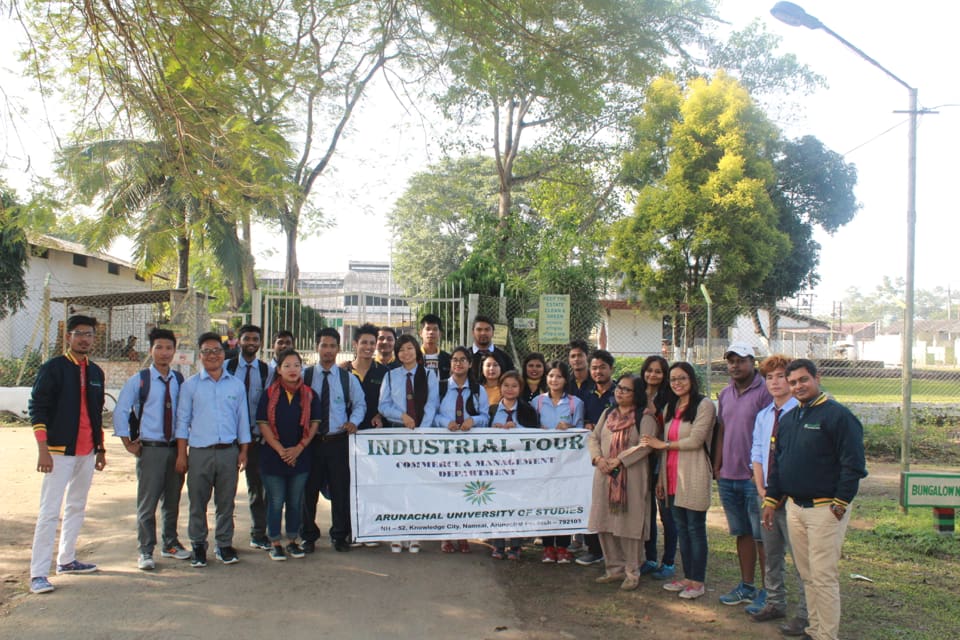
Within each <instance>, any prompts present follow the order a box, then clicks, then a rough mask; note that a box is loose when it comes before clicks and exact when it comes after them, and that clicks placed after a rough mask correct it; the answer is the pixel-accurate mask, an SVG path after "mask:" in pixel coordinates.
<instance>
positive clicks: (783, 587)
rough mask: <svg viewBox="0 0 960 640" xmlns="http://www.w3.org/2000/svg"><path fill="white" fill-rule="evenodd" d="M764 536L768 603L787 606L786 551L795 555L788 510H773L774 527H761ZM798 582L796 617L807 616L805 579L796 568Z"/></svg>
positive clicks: (782, 508) (781, 607)
mask: <svg viewBox="0 0 960 640" xmlns="http://www.w3.org/2000/svg"><path fill="white" fill-rule="evenodd" d="M760 533H761V536H762V538H763V550H764V552H765V553H766V556H767V566H766V576H765V577H764V581H763V584H764V587H765V588H766V590H767V603H768V604H772V605H774V606H775V607H777V608H778V609H783V610H786V608H787V584H786V575H785V574H786V553H787V551H789V552H790V554H791V555H793V550H792V549H791V548H790V534H789V532H788V531H787V510H786V508H785V507H780V508H779V509H777V510H776V511H774V512H773V528H772V529H770V530H769V531H768V530H767V529H766V528H763V529H761V532H760ZM794 564H796V560H794ZM793 574H794V577H795V578H796V582H797V594H798V595H799V596H800V599H799V601H798V602H797V612H796V614H795V615H796V617H798V618H803V619H806V618H807V598H806V595H805V594H804V591H803V581H802V580H801V579H800V574H799V573H797V570H796V568H794V570H793Z"/></svg>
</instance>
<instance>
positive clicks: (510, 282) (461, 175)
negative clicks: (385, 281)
mask: <svg viewBox="0 0 960 640" xmlns="http://www.w3.org/2000/svg"><path fill="white" fill-rule="evenodd" d="M524 161H525V157H521V163H522V162H524ZM492 166H493V162H492V161H491V160H487V159H484V158H477V157H473V158H461V159H458V160H445V161H444V162H442V163H440V164H439V165H436V166H435V167H432V168H431V169H430V170H428V171H426V172H423V173H419V174H417V175H415V176H414V177H413V178H412V179H411V181H410V185H409V187H408V189H407V191H406V192H405V193H404V194H403V196H402V197H401V198H400V199H399V200H398V202H397V205H396V206H395V208H394V211H393V213H392V215H391V222H392V224H393V226H394V227H395V228H396V229H397V230H398V233H399V236H400V237H399V241H398V243H397V246H396V248H395V263H394V264H395V269H396V273H397V276H398V280H399V281H400V282H403V283H405V284H406V286H407V290H408V293H412V294H415V293H417V292H424V291H431V290H433V289H434V288H435V287H436V285H437V284H438V283H440V282H441V281H444V280H446V281H447V282H448V283H450V284H452V285H454V286H459V285H460V284H461V283H462V284H463V290H464V291H465V292H469V293H479V294H481V295H484V296H497V295H499V293H500V287H501V285H505V288H506V293H507V295H508V296H510V297H511V298H515V299H519V300H520V305H521V307H522V308H523V309H532V308H536V306H537V298H538V296H539V294H541V293H568V294H570V296H571V301H572V306H571V327H576V328H577V331H581V332H584V335H579V334H578V335H577V336H575V337H580V338H585V337H587V336H586V333H588V332H589V330H590V327H592V326H593V325H594V324H595V322H596V319H597V317H598V314H599V306H598V304H597V296H598V293H599V291H600V286H601V278H600V273H601V263H602V259H603V254H604V247H605V246H606V244H607V242H608V237H609V236H608V233H609V231H608V229H609V224H608V222H609V220H610V219H611V218H612V217H613V216H614V215H615V214H616V212H618V209H617V208H616V206H614V205H612V204H604V203H603V202H602V196H601V195H599V194H600V192H601V188H600V185H599V183H598V181H597V180H596V179H595V178H594V176H593V175H592V174H591V172H590V171H588V170H585V169H582V168H571V167H568V168H565V169H564V170H562V171H558V173H557V174H556V176H562V177H563V178H564V179H562V180H551V179H541V180H538V181H535V182H530V183H528V184H526V185H524V186H523V187H522V188H521V189H520V190H519V191H518V193H517V195H518V197H517V199H516V200H515V206H516V209H517V211H516V212H515V213H514V215H511V216H510V217H509V218H508V219H506V220H504V221H498V219H497V213H496V206H497V198H496V183H495V182H494V179H493V178H492V177H491V174H490V170H491V168H492ZM598 203H600V204H598ZM501 222H502V223H503V224H502V225H501ZM501 255H506V256H508V257H507V258H506V259H502V258H501V257H500V256H501ZM525 313H526V312H525ZM493 315H498V313H497V312H496V311H494V312H493ZM519 348H520V350H521V351H523V347H522V346H521V347H519Z"/></svg>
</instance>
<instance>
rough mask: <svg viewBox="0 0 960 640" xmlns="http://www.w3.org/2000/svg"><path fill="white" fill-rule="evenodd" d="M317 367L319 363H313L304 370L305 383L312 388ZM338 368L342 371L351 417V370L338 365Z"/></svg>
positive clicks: (341, 378) (344, 393)
mask: <svg viewBox="0 0 960 640" xmlns="http://www.w3.org/2000/svg"><path fill="white" fill-rule="evenodd" d="M316 368H317V365H313V366H312V367H307V368H306V369H305V370H304V372H303V384H305V385H307V386H308V387H310V388H311V389H312V388H313V384H312V383H313V372H314V371H315V370H316ZM336 369H337V371H339V372H340V388H341V389H343V400H344V402H345V403H346V405H347V417H350V412H351V411H352V410H353V404H352V403H351V402H350V372H349V371H347V370H346V369H344V368H343V367H336Z"/></svg>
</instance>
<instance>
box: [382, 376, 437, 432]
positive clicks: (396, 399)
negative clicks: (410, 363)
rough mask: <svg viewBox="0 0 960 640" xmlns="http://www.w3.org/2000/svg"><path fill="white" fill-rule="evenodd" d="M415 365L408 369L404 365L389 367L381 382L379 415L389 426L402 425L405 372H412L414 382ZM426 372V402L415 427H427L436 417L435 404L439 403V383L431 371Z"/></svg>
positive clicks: (405, 402)
mask: <svg viewBox="0 0 960 640" xmlns="http://www.w3.org/2000/svg"><path fill="white" fill-rule="evenodd" d="M419 368H420V365H416V366H415V367H414V368H413V369H411V370H410V371H407V370H406V369H405V368H404V367H402V366H401V367H397V368H396V369H391V370H390V371H389V372H388V373H387V376H386V378H384V380H383V384H382V385H381V386H380V415H382V416H383V418H384V420H386V421H387V422H388V423H390V426H397V427H402V426H403V414H404V413H406V412H407V374H408V373H411V374H413V381H414V384H416V378H417V375H416V373H417V369H419ZM426 374H427V402H426V405H425V406H424V407H423V419H422V420H421V421H420V424H418V425H417V427H429V426H430V425H432V424H433V422H434V420H435V419H436V417H437V406H438V405H439V404H440V400H439V396H440V386H439V385H440V383H439V382H438V381H437V376H435V375H433V372H432V371H426Z"/></svg>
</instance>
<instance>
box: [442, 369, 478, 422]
mask: <svg viewBox="0 0 960 640" xmlns="http://www.w3.org/2000/svg"><path fill="white" fill-rule="evenodd" d="M449 382H450V379H449V378H447V379H446V380H441V381H440V402H443V398H444V396H446V395H447V387H448V386H449ZM467 385H468V386H469V387H470V397H469V398H467V414H468V415H471V416H478V415H480V412H479V411H478V410H477V405H478V404H480V383H479V382H477V381H476V380H468V381H467ZM474 398H476V400H474Z"/></svg>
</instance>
